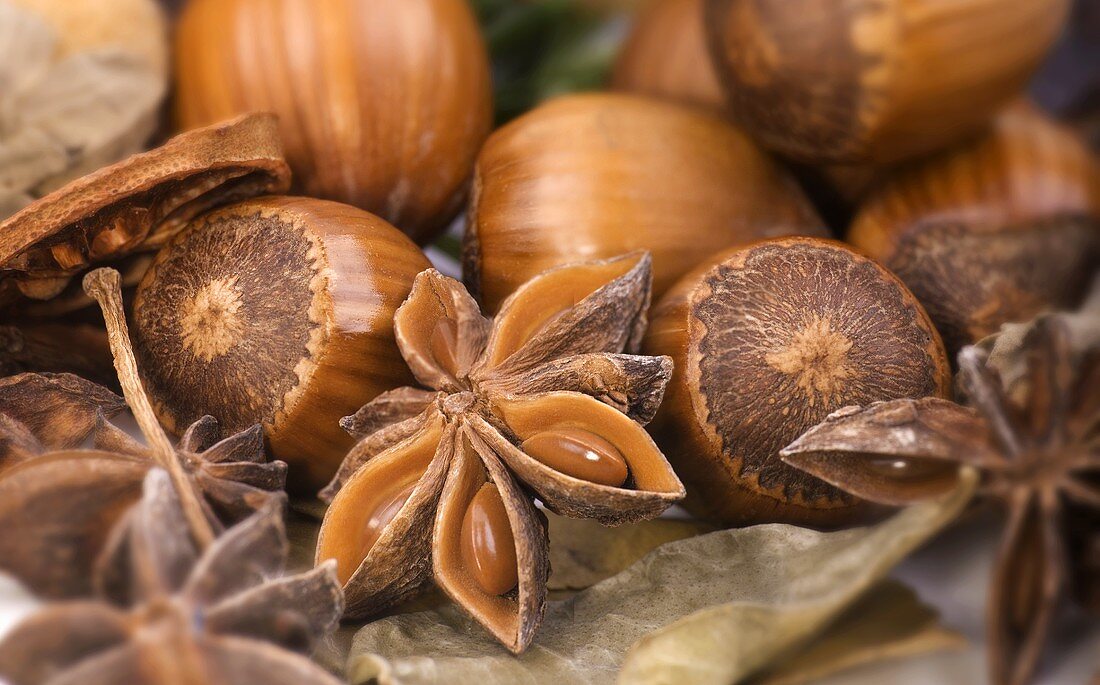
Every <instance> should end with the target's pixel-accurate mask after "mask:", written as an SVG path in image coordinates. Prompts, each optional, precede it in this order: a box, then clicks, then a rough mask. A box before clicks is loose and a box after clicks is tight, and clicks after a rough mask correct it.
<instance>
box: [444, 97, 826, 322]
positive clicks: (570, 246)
mask: <svg viewBox="0 0 1100 685" xmlns="http://www.w3.org/2000/svg"><path fill="white" fill-rule="evenodd" d="M475 173H476V175H475V179H474V195H473V198H472V200H471V205H470V212H469V221H468V223H467V227H466V234H465V236H464V241H463V246H462V250H463V255H462V257H463V277H464V278H465V280H466V283H467V286H468V287H469V288H470V289H471V292H472V293H474V294H475V296H477V297H479V299H480V300H481V302H482V303H483V304H484V306H485V307H486V308H487V309H488V310H489V311H495V310H496V309H497V308H499V307H500V304H501V302H503V300H504V298H505V297H507V296H508V295H509V294H510V293H512V292H513V291H515V290H516V289H517V288H518V287H519V286H520V285H522V284H523V283H524V282H525V281H527V280H528V279H530V278H533V277H534V276H536V275H537V274H539V273H540V272H542V271H545V270H546V269H549V268H553V267H556V266H561V265H564V264H569V263H573V262H576V261H578V260H583V259H592V258H599V259H606V258H611V257H615V256H618V255H620V254H623V253H626V252H629V251H631V250H647V251H649V252H651V253H652V255H653V288H654V294H655V295H657V296H660V295H661V294H662V293H663V292H664V291H665V290H667V289H668V287H669V286H671V285H672V283H674V282H675V281H676V279H677V278H679V277H680V276H681V275H683V274H684V273H685V272H687V271H688V270H690V269H691V268H693V267H694V266H696V265H697V264H698V263H699V262H701V261H703V260H704V259H706V258H707V257H709V256H711V255H712V254H714V252H715V251H717V250H720V249H724V248H726V247H729V246H731V245H735V244H739V243H744V242H748V241H751V240H754V239H758V238H765V237H771V236H778V235H790V234H808V235H817V236H824V235H827V232H826V230H825V228H824V227H823V225H822V223H821V220H820V219H818V217H817V215H816V214H815V212H814V210H813V208H812V207H811V205H810V203H809V201H808V200H807V199H806V198H805V197H804V196H803V194H802V192H801V191H800V190H799V188H798V186H797V184H796V183H795V182H794V180H793V179H791V178H790V177H789V176H788V175H787V174H786V173H785V172H784V171H783V170H782V169H781V168H779V167H778V166H777V165H776V164H775V163H774V162H773V161H772V160H771V159H770V158H769V157H767V156H766V155H765V154H764V153H762V152H761V151H760V150H758V149H757V148H756V146H755V145H754V144H753V143H752V142H751V141H750V140H749V139H748V138H747V137H745V136H744V135H742V134H741V133H740V132H739V131H738V130H737V129H735V128H733V127H732V126H730V125H729V124H728V123H726V122H724V121H722V120H721V119H720V118H719V117H718V116H716V115H712V114H709V113H707V112H703V111H698V110H695V109H691V108H687V107H680V106H677V105H673V104H668V103H662V102H656V101H653V100H649V99H645V98H640V97H635V96H629V95H621V94H589V95H575V96H568V97H562V98H559V99H556V100H552V101H550V102H548V103H546V104H544V105H542V106H540V107H538V108H536V109H534V110H533V111H531V112H529V113H528V114H526V115H524V116H522V117H520V118H519V119H516V120H515V121H513V122H511V123H510V124H508V125H507V126H505V127H503V128H501V129H499V130H497V131H496V132H495V133H493V135H492V136H490V137H489V140H488V141H487V142H486V144H485V147H484V148H482V151H481V155H480V156H479V157H478V161H477V167H476V171H475Z"/></svg>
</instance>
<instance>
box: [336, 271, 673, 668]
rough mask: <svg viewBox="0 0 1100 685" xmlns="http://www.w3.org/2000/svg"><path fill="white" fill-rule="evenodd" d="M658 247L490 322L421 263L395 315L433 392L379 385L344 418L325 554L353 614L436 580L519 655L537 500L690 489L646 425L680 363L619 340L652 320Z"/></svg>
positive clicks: (525, 299) (613, 503)
mask: <svg viewBox="0 0 1100 685" xmlns="http://www.w3.org/2000/svg"><path fill="white" fill-rule="evenodd" d="M650 282H651V267H650V258H649V256H648V255H647V254H641V253H637V254H631V255H627V256H625V257H620V258H618V259H613V260H609V261H601V262H591V263H584V264H577V265H572V266H567V267H562V268H558V269H554V270H551V271H547V272H545V273H543V274H541V275H539V276H537V277H535V278H534V279H532V280H531V281H529V282H527V283H526V284H525V285H524V286H522V287H521V288H520V289H519V290H517V291H516V293H515V294H514V295H512V297H511V298H509V299H508V300H507V301H506V302H505V303H504V305H503V306H502V308H501V310H500V313H499V314H498V315H497V316H496V318H495V319H493V320H492V321H490V320H488V319H486V318H484V317H483V316H482V315H481V313H480V311H479V309H478V306H477V303H476V302H474V300H473V298H472V297H470V295H469V294H468V293H467V292H466V290H465V289H464V288H463V287H462V286H461V285H460V284H459V283H458V282H457V281H455V280H453V279H450V278H446V277H444V276H443V275H441V274H440V273H439V272H437V271H435V270H428V271H425V272H423V273H421V274H420V275H419V276H418V277H417V279H416V282H415V284H414V286H413V290H412V292H411V294H410V295H409V298H408V299H407V300H406V302H405V303H404V304H403V305H402V306H401V308H400V309H399V310H398V311H397V314H396V316H395V317H394V329H395V333H396V337H397V342H398V345H399V347H400V348H401V352H402V355H403V356H404V358H405V360H406V361H407V362H408V364H409V367H410V368H411V369H412V371H413V374H414V375H415V376H416V378H417V380H418V381H420V383H422V384H423V385H424V386H426V387H427V388H429V390H421V389H416V388H401V389H399V390H395V391H393V392H390V393H387V394H385V395H382V396H381V397H379V398H377V399H375V400H374V401H373V402H371V403H369V404H368V405H366V406H365V407H363V409H361V410H360V411H359V412H358V413H357V414H355V415H354V416H351V417H347V418H346V419H345V420H344V422H343V425H344V427H345V429H347V430H348V431H349V432H350V433H351V434H352V435H354V436H356V437H358V438H359V442H358V443H357V444H356V446H355V447H354V448H353V449H352V451H351V452H350V453H349V455H348V457H347V459H346V460H345V461H344V463H343V465H342V466H341V468H340V470H339V472H338V473H337V475H336V477H335V479H334V480H333V482H332V484H330V486H329V487H328V488H327V489H326V490H325V491H324V492H323V493H322V498H323V499H329V500H331V506H330V507H329V509H328V512H327V514H326V516H325V520H324V523H323V524H322V527H321V533H320V538H319V540H318V545H317V560H318V561H323V560H326V559H335V560H336V561H337V573H338V574H339V577H340V580H341V581H342V582H343V583H344V589H345V592H346V594H347V598H348V612H347V613H348V615H349V616H352V617H362V616H367V615H371V614H375V613H378V612H379V611H382V610H383V609H385V608H387V607H389V606H391V605H393V604H395V603H397V602H399V601H401V600H402V599H405V598H408V597H409V596H411V595H412V594H414V593H416V592H418V591H419V590H420V589H421V588H422V587H423V586H424V585H425V584H426V582H427V581H428V580H429V579H430V577H432V576H434V579H435V583H436V584H437V585H438V586H439V587H440V588H442V589H443V590H444V591H445V592H446V593H447V594H448V595H450V596H451V598H452V599H454V600H455V602H457V603H458V604H459V605H461V606H462V607H463V608H464V609H465V610H466V611H468V612H469V613H470V614H471V615H472V616H473V617H474V618H475V619H476V620H477V621H478V622H480V623H481V624H482V625H483V626H485V627H486V628H487V629H488V630H489V631H490V632H491V633H492V634H493V635H494V637H496V638H497V640H499V641H500V642H501V643H503V644H504V645H505V646H506V647H508V649H510V650H512V651H513V652H520V651H523V650H524V649H525V648H526V647H527V646H528V644H530V642H531V640H532V639H533V637H534V634H535V632H536V630H537V628H538V625H539V622H540V621H541V619H542V615H543V612H544V609H545V602H546V580H547V576H548V573H549V561H548V558H547V554H548V546H549V542H548V540H547V534H546V526H545V520H544V518H543V517H542V516H541V514H540V513H539V512H538V510H537V509H536V508H535V505H534V502H533V500H534V498H536V497H537V498H538V499H539V500H541V501H542V502H543V503H544V504H545V506H546V507H547V508H549V509H551V510H553V511H555V512H558V513H561V514H565V515H567V516H574V517H583V518H594V519H596V520H599V521H601V522H603V523H605V524H609V525H615V524H621V523H626V522H630V521H637V520H641V519H645V518H651V517H654V516H657V515H658V514H660V513H661V512H662V511H663V510H664V509H666V508H667V507H668V506H669V505H670V504H672V503H674V502H676V501H678V500H679V499H681V498H682V497H683V496H684V488H683V486H682V485H681V484H680V481H679V480H678V479H677V478H676V475H675V474H674V473H673V471H672V469H671V467H670V466H669V465H668V462H667V461H666V460H665V458H664V456H663V455H662V454H661V452H660V451H659V450H658V448H657V446H656V445H655V444H654V443H653V441H652V440H651V439H650V437H649V435H648V434H647V433H646V432H645V430H644V429H643V428H642V426H641V423H645V422H647V421H649V420H650V419H651V418H652V417H653V414H654V412H655V411H656V409H657V406H658V405H659V404H660V401H661V398H662V395H663V393H664V388H665V385H666V384H667V382H668V380H669V377H670V374H671V370H672V369H671V361H670V360H669V359H668V358H664V357H644V356H635V355H632V354H622V352H623V351H624V350H628V351H633V350H635V349H636V348H637V346H638V343H639V341H640V339H641V336H642V333H643V332H644V329H645V325H646V310H647V307H648V304H649V293H650Z"/></svg>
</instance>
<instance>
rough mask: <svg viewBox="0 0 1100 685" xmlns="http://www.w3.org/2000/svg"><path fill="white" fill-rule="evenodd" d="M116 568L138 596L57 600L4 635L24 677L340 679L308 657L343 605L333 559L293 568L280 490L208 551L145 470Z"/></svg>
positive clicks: (217, 681) (3, 656) (13, 670)
mask: <svg viewBox="0 0 1100 685" xmlns="http://www.w3.org/2000/svg"><path fill="white" fill-rule="evenodd" d="M132 511H133V516H132V518H131V522H130V525H128V526H127V527H126V531H127V534H126V540H125V543H124V547H125V549H126V550H127V554H125V555H123V556H120V557H119V558H118V561H119V563H120V567H119V568H117V569H113V570H112V572H113V573H115V574H116V575H118V574H121V575H124V576H125V577H126V578H127V579H128V586H129V588H130V592H131V596H130V600H129V601H128V602H126V603H124V604H117V603H112V602H111V601H109V599H110V598H106V597H103V598H100V599H96V600H78V601H69V602H60V603H55V604H47V605H46V606H45V608H43V609H42V610H41V611H40V612H38V613H37V614H33V615H31V616H30V617H29V618H27V619H26V620H24V621H23V622H22V623H20V624H19V625H17V626H16V627H15V629H14V630H13V631H12V632H11V633H10V634H9V635H8V636H7V637H6V638H5V639H4V640H3V641H2V642H0V682H6V683H11V684H12V685H45V684H47V683H48V684H49V685H68V684H74V685H75V684H77V683H79V684H80V685H100V684H102V685H107V684H108V683H110V684H117V683H127V684H129V685H244V684H246V683H265V684H275V685H281V684H284V683H285V684H286V685H336V684H337V683H338V682H339V681H338V680H337V679H336V678H334V677H333V676H331V675H329V674H328V673H327V672H326V671H324V670H323V669H322V668H321V667H319V666H317V665H316V664H314V663H313V662H312V661H310V660H309V659H308V658H306V657H305V656H303V654H308V653H309V651H310V650H311V649H312V647H313V646H314V645H315V644H316V641H317V640H319V639H321V638H324V637H326V636H327V635H329V634H330V633H331V632H332V631H333V630H334V629H335V628H336V625H337V623H338V622H339V618H340V613H341V611H342V609H343V599H342V595H341V593H340V586H339V584H338V583H337V582H336V575H335V572H334V569H333V564H331V563H330V564H326V565H324V566H322V567H320V568H317V569H315V570H313V571H310V572H308V573H303V574H300V575H294V576H283V568H284V566H285V564H286V560H287V555H288V552H289V546H288V543H287V538H286V531H285V529H284V528H283V522H282V512H283V506H282V504H281V503H280V502H279V501H278V500H277V499H272V500H271V501H269V502H268V503H267V504H266V505H264V506H263V507H262V508H261V509H260V510H259V511H258V512H256V513H255V514H254V515H252V516H251V517H249V518H248V519H246V520H245V521H244V522H242V523H240V524H238V525H236V526H235V527H233V528H230V529H228V530H227V531H225V533H223V534H222V535H221V536H219V537H218V538H217V539H216V540H215V541H214V542H212V543H211V544H210V545H209V546H207V547H206V549H205V551H203V550H202V548H201V546H200V545H197V544H196V543H195V541H194V540H193V537H192V532H191V530H190V529H189V524H188V522H187V518H186V516H185V515H184V509H183V506H182V505H181V502H180V499H179V497H178V493H177V491H176V489H175V486H174V485H173V484H172V482H171V479H170V478H169V477H168V474H166V473H165V472H164V471H162V470H160V469H153V470H151V471H150V472H149V473H148V475H146V477H145V481H144V494H143V497H142V499H141V501H140V502H139V503H138V504H137V505H135V507H134V509H133V510H132ZM99 584H100V585H103V584H104V583H99Z"/></svg>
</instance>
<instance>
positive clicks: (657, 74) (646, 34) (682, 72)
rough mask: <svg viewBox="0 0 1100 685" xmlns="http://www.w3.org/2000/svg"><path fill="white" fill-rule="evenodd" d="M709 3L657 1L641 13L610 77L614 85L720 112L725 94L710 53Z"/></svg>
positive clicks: (724, 100) (678, 0)
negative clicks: (706, 13) (706, 7)
mask: <svg viewBox="0 0 1100 685" xmlns="http://www.w3.org/2000/svg"><path fill="white" fill-rule="evenodd" d="M703 3H704V0H655V1H654V2H650V3H649V4H647V5H646V6H645V7H644V8H642V9H641V10H640V11H639V12H638V16H637V18H636V19H635V21H634V25H633V26H632V27H631V29H630V33H629V34H628V35H627V38H626V41H625V42H624V43H623V47H622V50H621V51H620V52H619V55H618V57H617V58H616V60H615V67H614V69H613V71H612V73H611V87H612V88H613V89H615V90H622V91H626V92H631V93H638V94H639V95H650V96H653V97H658V98H662V99H668V100H671V101H674V102H681V103H685V104H694V105H700V106H703V107H708V108H711V109H714V110H717V111H722V110H724V109H725V108H726V92H725V90H724V89H723V88H722V84H721V82H720V81H719V80H718V72H717V71H716V70H715V68H714V64H713V62H712V61H711V56H710V52H709V50H708V49H707V39H706V33H705V31H704V27H703Z"/></svg>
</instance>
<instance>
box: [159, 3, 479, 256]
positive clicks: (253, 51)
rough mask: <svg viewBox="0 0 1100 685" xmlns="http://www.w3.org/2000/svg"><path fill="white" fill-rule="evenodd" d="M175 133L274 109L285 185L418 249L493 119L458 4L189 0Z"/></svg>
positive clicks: (180, 47) (452, 200)
mask: <svg viewBox="0 0 1100 685" xmlns="http://www.w3.org/2000/svg"><path fill="white" fill-rule="evenodd" d="M175 47H176V63H177V68H178V79H179V84H178V90H177V95H178V101H177V106H176V112H177V115H178V119H179V123H180V125H181V126H183V127H184V128H192V127H195V126H201V125H204V124H208V123H210V122H213V121H218V120H221V119H225V118H228V117H230V116H233V115H234V114H238V113H241V112H247V111H252V110H268V111H273V112H276V113H277V114H278V115H279V117H280V122H281V131H282V135H283V139H284V142H285V144H286V151H287V158H288V160H289V161H290V164H291V168H292V169H293V170H294V176H295V181H296V182H297V184H298V185H299V187H300V188H301V189H302V190H303V191H304V192H305V193H306V194H308V195H311V196H315V197H321V198H327V199H333V200H339V201H341V202H345V203H348V204H351V205H355V206H357V207H360V208H363V209H366V210H368V211H370V212H372V213H375V214H377V215H379V216H380V217H382V218H384V219H386V220H387V221H389V222H391V223H393V224H394V225H396V226H397V227H399V228H400V229H401V230H403V231H404V232H405V233H407V234H408V235H410V236H412V237H413V238H414V239H415V240H417V241H418V242H422V243H423V242H430V241H431V239H432V238H434V237H435V236H436V235H437V234H438V232H439V231H440V230H442V229H443V228H444V227H445V226H446V225H447V223H448V222H449V221H450V220H451V219H452V218H453V217H454V215H455V214H457V213H458V211H459V210H460V208H461V205H462V202H463V200H464V198H465V194H466V190H467V183H468V181H469V177H470V173H471V170H472V166H473V161H474V157H475V155H476V154H477V150H478V147H480V145H481V143H482V141H483V140H484V139H485V136H486V135H487V134H488V132H489V127H490V125H491V121H492V94H491V92H490V85H491V84H490V75H489V62H488V55H487V54H486V49H485V44H484V42H483V40H482V37H481V35H480V33H479V31H478V27H477V23H476V21H475V18H474V15H473V13H472V12H471V10H470V8H469V6H468V4H467V3H466V2H465V0H401V1H400V2H395V1H394V0H330V1H326V2H316V1H315V0H276V1H275V2H271V1H269V0H194V1H193V2H190V3H188V4H187V5H186V6H185V8H184V12H183V15H182V17H181V18H180V23H179V27H178V31H177V40H176V46H175Z"/></svg>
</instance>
